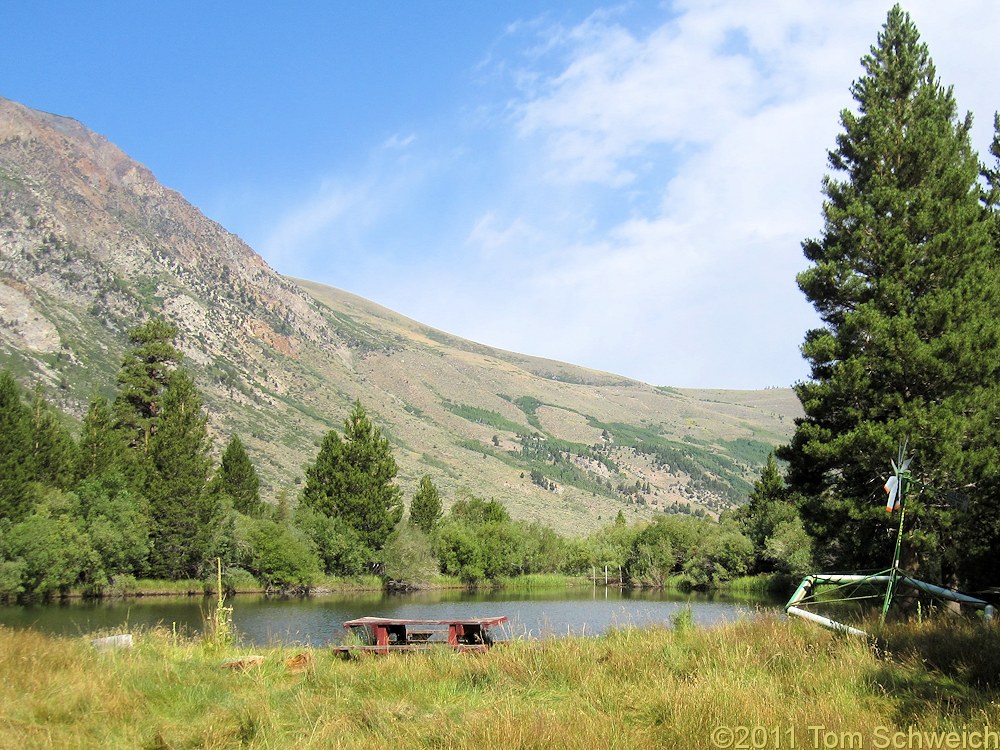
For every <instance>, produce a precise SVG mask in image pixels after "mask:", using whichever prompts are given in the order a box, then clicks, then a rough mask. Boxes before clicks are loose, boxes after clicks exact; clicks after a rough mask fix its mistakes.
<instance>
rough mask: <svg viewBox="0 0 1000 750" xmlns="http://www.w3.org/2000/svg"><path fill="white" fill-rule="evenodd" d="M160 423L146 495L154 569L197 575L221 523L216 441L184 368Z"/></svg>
mask: <svg viewBox="0 0 1000 750" xmlns="http://www.w3.org/2000/svg"><path fill="white" fill-rule="evenodd" d="M161 405H162V409H159V410H158V426H157V429H156V431H155V432H154V433H153V435H152V436H151V438H150V443H149V461H150V471H149V474H148V476H147V485H146V493H145V494H146V496H147V497H148V499H149V506H150V516H151V519H150V520H151V529H150V531H151V533H150V541H151V547H152V549H151V551H150V565H149V567H150V573H151V575H152V576H153V577H154V578H173V579H176V578H186V577H192V576H197V575H198V573H199V571H200V567H201V565H202V563H203V562H204V561H205V560H206V559H207V558H208V557H209V555H210V554H211V550H210V549H209V547H210V540H211V539H212V538H214V536H215V534H216V532H217V527H218V525H219V523H220V522H221V509H220V508H219V507H218V498H217V496H216V495H214V493H208V492H206V491H205V490H206V485H207V484H208V473H209V469H210V466H211V461H210V459H209V455H208V452H209V448H210V442H209V437H208V430H207V428H206V421H207V420H206V417H205V415H204V413H203V412H202V408H201V397H200V396H199V395H198V391H197V389H196V388H195V386H194V383H193V382H192V380H191V378H190V376H188V374H187V373H186V372H184V371H183V370H175V371H173V372H172V373H171V375H170V378H169V381H168V383H167V388H166V389H165V390H164V392H163V398H162V404H161Z"/></svg>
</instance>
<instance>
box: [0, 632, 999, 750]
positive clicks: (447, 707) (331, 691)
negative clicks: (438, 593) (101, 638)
mask: <svg viewBox="0 0 1000 750" xmlns="http://www.w3.org/2000/svg"><path fill="white" fill-rule="evenodd" d="M956 643H960V644H961V649H959V650H958V651H957V650H956V649H955V644H956ZM997 645H998V644H997V632H996V630H995V629H994V628H989V627H983V626H975V627H974V626H951V625H940V624H933V625H926V624H925V625H919V626H911V627H907V628H897V629H895V630H894V631H892V632H887V633H886V634H885V641H884V642H883V648H882V649H872V648H869V646H868V645H867V644H865V643H864V642H862V641H859V640H857V639H849V638H845V637H841V636H837V635H834V634H831V633H827V632H825V631H822V630H819V629H816V628H814V627H812V626H810V625H809V624H807V623H799V622H788V621H786V620H784V619H780V618H772V619H767V618H765V619H758V620H754V621H752V622H751V621H745V622H737V623H734V624H732V625H728V626H724V627H721V628H714V629H711V630H701V629H698V628H693V627H678V628H676V629H674V630H669V629H652V630H635V629H622V630H617V631H612V632H609V633H607V634H606V635H604V636H602V637H599V638H565V639H553V640H546V641H541V642H531V641H516V642H513V643H510V644H504V645H502V646H499V647H497V648H494V649H493V650H492V651H491V652H490V653H488V654H485V655H481V656H474V655H458V654H453V653H451V652H449V651H440V652H432V653H420V654H412V655H400V656H395V655H394V656H391V657H375V656H363V657H361V658H358V659H354V660H351V661H342V660H340V659H338V658H337V657H335V656H334V655H333V654H332V653H331V652H330V651H328V650H324V649H316V650H313V651H311V652H308V654H307V656H305V657H301V656H299V654H300V653H302V652H301V650H293V649H267V650H264V651H258V652H256V653H259V654H262V655H263V656H264V659H263V662H262V663H261V664H260V665H259V666H251V667H249V668H247V669H246V670H245V671H233V670H227V669H223V668H222V666H221V665H222V663H223V661H225V660H226V659H232V658H236V657H239V656H241V655H244V656H245V655H246V653H245V652H242V651H240V650H239V649H233V650H232V651H231V652H230V653H228V654H226V655H224V656H220V655H219V654H217V653H212V652H211V651H209V650H207V649H205V648H204V647H203V645H202V644H201V643H199V642H196V641H189V640H180V641H178V640H175V639H174V637H173V636H172V634H170V633H168V632H165V631H154V632H149V633H142V634H139V635H138V637H137V646H136V648H135V649H133V650H131V651H119V652H97V651H95V650H93V649H92V648H91V647H90V645H89V643H88V642H87V641H86V640H85V639H60V638H50V637H44V636H41V635H38V634H35V633H32V632H27V631H12V630H9V629H0V676H2V677H0V680H2V682H0V706H2V710H0V748H15V747H16V748H19V750H21V749H25V748H35V747H39V748H41V747H52V748H74V747H80V748H92V747H94V748H96V747H101V748H119V747H120V748H135V747H149V748H154V747H159V748H194V747H203V748H235V747H247V748H284V747H289V748H290V747H296V748H330V747H335V748H345V749H346V748H358V749H359V750H360V749H361V748H365V750H368V749H369V748H398V747H408V748H464V747H505V748H560V749H561V748H581V749H583V748H616V749H617V748H651V747H686V748H710V747H715V746H716V744H713V739H712V732H713V730H715V729H716V728H717V727H720V726H729V727H739V726H746V727H754V726H756V727H762V728H765V729H767V730H768V731H769V732H776V733H777V734H775V735H769V737H770V739H773V738H774V737H777V738H778V739H779V740H781V741H782V742H783V743H784V746H786V747H787V746H788V738H789V736H790V735H789V734H788V733H791V734H794V736H795V739H796V745H797V746H798V747H811V746H812V744H811V743H812V742H813V739H814V738H813V737H811V736H810V735H809V734H808V733H807V729H806V728H807V727H808V726H820V727H824V729H825V731H829V732H834V733H843V732H861V733H863V735H862V736H863V737H864V738H866V740H870V738H871V732H872V731H873V728H876V727H886V728H888V729H893V730H896V729H898V730H901V731H908V730H909V729H910V728H911V727H916V728H918V729H921V730H926V731H931V730H935V729H938V728H952V729H957V730H959V731H961V730H962V729H964V728H976V727H978V728H982V726H984V725H991V726H1000V709H998V705H997V698H998V692H997V690H996V684H995V683H994V682H990V681H988V680H987V681H984V680H983V679H982V676H983V674H985V673H986V672H987V671H988V670H980V671H979V672H977V671H976V670H975V668H974V667H973V664H974V662H975V661H976V660H975V659H974V658H970V656H971V655H975V654H977V653H982V652H983V650H984V649H992V650H993V651H992V653H1000V649H998V648H997ZM959 651H960V652H961V654H964V656H961V655H960V653H959ZM887 654H888V655H887ZM296 657H298V658H296ZM288 662H291V663H293V664H296V668H295V669H292V668H290V667H289V666H288ZM303 663H304V667H303ZM994 679H995V678H994ZM767 746H771V745H770V744H769V745H767ZM865 746H866V747H867V746H871V744H870V742H869V741H866V742H865Z"/></svg>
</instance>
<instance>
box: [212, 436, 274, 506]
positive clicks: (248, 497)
mask: <svg viewBox="0 0 1000 750" xmlns="http://www.w3.org/2000/svg"><path fill="white" fill-rule="evenodd" d="M216 478H217V482H218V485H219V489H220V490H221V491H222V492H224V493H225V494H226V495H228V496H229V498H230V499H231V500H232V503H233V508H234V509H235V510H237V511H238V512H240V513H242V514H244V515H246V516H253V517H255V518H259V517H260V516H262V515H263V513H264V510H265V505H264V502H263V501H262V500H261V499H260V479H259V478H258V476H257V470H256V469H255V468H254V465H253V463H252V462H251V461H250V456H248V455H247V451H246V448H245V447H244V446H243V441H242V440H240V437H239V435H233V437H232V438H231V439H230V441H229V445H227V446H226V451H225V453H223V454H222V463H221V464H220V465H219V471H218V473H217V475H216Z"/></svg>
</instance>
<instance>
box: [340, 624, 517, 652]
mask: <svg viewBox="0 0 1000 750" xmlns="http://www.w3.org/2000/svg"><path fill="white" fill-rule="evenodd" d="M505 622H507V618H506V617H503V616H501V617H467V618H455V619H451V620H401V619H397V618H389V617H361V618H358V619H357V620H348V621H347V622H345V623H344V628H345V629H346V630H348V631H349V632H350V633H352V634H353V635H354V636H355V641H356V642H355V643H353V644H351V643H349V644H345V645H341V646H337V647H336V650H337V651H338V652H340V653H342V654H345V655H349V654H350V653H351V652H354V651H367V652H373V653H379V654H387V653H392V652H396V651H403V652H405V651H422V650H425V649H428V648H432V647H434V646H435V645H445V644H446V645H448V646H450V647H451V648H453V649H454V650H456V651H486V650H487V649H488V648H489V647H490V646H492V645H493V637H492V636H491V635H490V628H492V627H495V626H497V625H502V624H503V623H505Z"/></svg>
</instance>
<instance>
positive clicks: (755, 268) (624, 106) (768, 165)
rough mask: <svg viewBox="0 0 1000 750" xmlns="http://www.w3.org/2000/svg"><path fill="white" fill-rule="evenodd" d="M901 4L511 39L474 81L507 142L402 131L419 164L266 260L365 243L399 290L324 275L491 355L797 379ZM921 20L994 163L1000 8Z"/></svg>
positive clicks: (679, 377)
mask: <svg viewBox="0 0 1000 750" xmlns="http://www.w3.org/2000/svg"><path fill="white" fill-rule="evenodd" d="M890 5H891V3H890V2H884V3H873V2H869V1H868V0H853V1H846V2H841V1H834V0H816V1H815V2H809V3H802V2H799V1H798V0H780V1H775V0H715V1H714V2H706V1H704V0H686V1H685V2H674V3H673V4H672V5H671V6H670V8H669V10H667V11H664V13H663V15H662V17H661V18H660V19H659V21H658V22H656V23H653V24H651V25H650V24H649V17H648V15H646V16H644V17H643V18H644V20H643V24H646V25H643V24H640V23H638V22H636V20H635V18H634V17H633V15H632V11H631V10H630V7H629V6H622V7H618V8H616V9H613V10H610V11H602V12H599V13H595V14H593V15H592V16H590V17H589V18H587V19H585V20H584V21H582V22H581V23H579V24H577V25H576V26H570V27H551V26H547V25H546V23H545V21H544V20H535V21H527V22H522V23H518V24H514V25H512V26H511V27H510V28H508V29H507V31H506V33H505V35H504V53H503V54H501V51H500V49H499V48H497V49H492V50H490V51H489V52H488V56H487V58H486V61H485V62H483V63H482V65H481V69H480V70H479V71H477V73H478V74H479V76H480V78H481V79H482V82H483V86H484V87H495V86H497V81H498V80H505V81H507V82H508V84H509V86H510V88H508V89H506V90H504V91H497V90H496V89H495V88H489V89H488V90H486V91H485V94H486V95H488V96H492V97H493V99H492V100H491V101H489V102H487V103H486V104H482V103H479V104H477V105H474V106H466V107H464V110H465V111H466V112H469V111H479V112H498V111H502V112H506V113H508V118H507V119H506V120H503V121H500V122H497V121H493V122H492V123H490V122H488V121H486V120H484V119H483V118H478V119H476V120H475V122H473V123H471V127H473V128H479V129H480V131H489V134H490V139H486V138H484V139H483V140H479V139H480V138H481V137H483V132H469V130H467V129H466V130H463V129H462V127H459V126H457V125H454V123H453V124H452V129H450V130H449V129H447V128H444V129H442V130H441V131H440V132H438V133H437V135H436V137H435V138H431V139H428V138H425V137H424V134H423V132H422V133H421V139H420V140H419V142H417V141H416V138H415V137H414V136H413V135H408V136H403V135H394V136H392V137H391V138H389V139H388V140H387V141H385V142H384V143H383V144H382V145H383V147H384V148H383V149H382V150H383V151H394V150H405V151H406V154H407V157H408V159H407V160H406V161H405V162H404V161H403V160H402V159H400V161H398V162H393V163H392V164H391V168H389V167H386V166H384V165H383V166H382V167H380V168H378V169H372V170H369V171H368V172H366V175H367V176H366V177H364V178H362V179H356V180H349V181H338V182H335V183H330V184H328V185H326V186H325V187H324V188H322V189H320V190H318V191H316V193H315V194H314V195H313V197H312V198H311V199H309V200H307V201H305V202H304V203H303V205H302V206H301V207H299V208H297V209H296V210H294V211H291V212H289V213H288V214H287V216H286V217H285V219H284V220H283V221H282V222H281V224H280V226H279V227H277V228H276V230H275V231H274V233H273V235H272V239H271V240H270V241H269V242H268V245H269V246H270V247H272V248H274V251H275V252H281V251H282V248H295V247H306V246H309V245H310V243H313V244H315V243H316V242H317V238H321V237H322V238H326V240H325V241H326V242H327V243H328V244H329V243H330V242H337V243H347V244H348V245H349V246H352V247H354V246H356V247H357V248H358V250H359V252H364V253H366V254H368V255H371V256H372V257H376V258H381V259H382V266H381V267H380V271H381V272H382V273H381V275H380V276H379V277H378V278H377V279H374V278H370V279H367V280H362V283H360V284H355V285H353V286H352V285H350V284H347V283H345V281H344V279H343V276H339V275H337V274H335V273H333V272H331V273H328V274H326V279H327V280H328V281H330V282H331V283H336V284H341V285H344V286H348V288H351V289H352V291H356V292H358V293H362V294H366V295H368V296H372V297H373V298H374V299H376V300H377V301H379V302H381V303H382V304H386V305H388V306H390V307H394V308H396V309H398V310H400V311H401V312H404V313H406V314H407V315H410V316H412V317H415V318H417V319H419V320H422V321H424V322H426V323H428V324H431V325H434V326H436V327H439V328H444V329H445V330H449V331H451V332H453V333H456V334H458V335H463V336H466V337H469V338H472V339H474V340H477V341H481V342H484V343H489V344H493V345H497V346H502V347H505V348H508V349H513V350H516V351H523V352H526V353H533V354H539V355H542V356H548V357H553V358H558V359H565V360H568V361H571V362H576V363H579V364H585V365H589V366H593V367H599V368H602V369H606V370H611V371H615V372H621V373H623V374H626V375H631V376H633V377H638V378H641V379H644V380H647V381H649V382H653V383H659V384H666V385H681V386H725V387H762V386H766V385H787V384H789V383H791V382H792V381H794V380H796V379H799V378H801V377H804V376H805V374H806V366H805V364H804V362H803V361H802V359H801V357H800V355H799V353H798V345H799V343H800V342H801V340H802V337H803V334H804V333H805V331H806V329H807V328H809V327H810V326H812V325H814V324H815V318H814V316H813V314H812V311H811V310H810V308H809V306H808V304H807V303H806V301H805V300H804V298H803V297H802V295H801V294H800V293H799V291H798V289H797V288H796V286H795V274H796V272H798V271H799V270H801V269H802V268H804V267H805V261H804V259H803V258H802V254H801V250H800V243H801V241H802V240H803V239H804V238H806V237H809V236H815V235H817V234H818V233H819V232H820V231H821V229H822V224H821V217H820V207H821V202H822V196H821V194H820V182H821V178H822V176H823V174H824V173H825V172H826V171H827V166H826V153H827V149H829V148H831V147H832V146H833V145H834V141H835V137H836V135H837V133H838V132H839V130H840V126H839V119H838V118H839V112H840V110H841V109H842V108H844V107H850V106H852V104H853V102H852V99H851V97H850V91H849V89H850V85H851V83H852V82H853V81H854V80H855V79H856V78H857V77H858V76H859V75H860V74H861V72H862V70H861V66H860V63H859V60H860V58H861V57H862V55H864V54H866V53H867V51H868V49H869V47H870V46H871V45H872V44H873V43H874V42H875V39H876V35H877V34H878V32H879V29H880V28H881V24H882V23H883V22H884V20H885V15H886V12H887V10H888V8H889V7H890ZM908 5H909V6H910V7H909V10H910V12H911V13H912V14H913V18H914V21H915V22H916V24H917V26H918V28H920V30H921V32H922V34H923V37H924V39H925V41H927V43H928V44H929V46H930V49H931V54H932V56H933V57H934V59H935V61H936V62H937V64H938V70H939V72H940V73H941V75H942V78H943V79H944V81H945V83H954V84H955V87H956V96H957V98H958V101H959V105H960V107H961V108H962V109H963V111H964V109H973V110H974V111H975V112H976V113H977V115H978V126H977V131H976V139H977V140H976V143H975V145H976V146H977V148H979V149H980V151H981V152H982V153H985V146H986V144H987V143H988V139H989V135H990V129H991V126H992V111H993V109H994V108H996V107H998V106H1000V101H993V99H994V96H995V95H994V93H993V87H992V86H991V85H990V80H991V77H990V76H989V75H988V74H982V71H991V70H993V69H995V68H996V67H997V63H998V62H1000V60H998V57H1000V54H998V53H997V52H996V51H995V48H994V44H993V40H992V38H991V36H992V34H991V30H995V29H996V28H1000V4H994V3H990V2H987V0H966V1H965V2H957V3H950V4H944V3H939V2H930V1H929V0H917V1H916V2H910V3H909V4H908ZM515 44H519V45H520V47H519V50H518V53H514V52H511V51H510V48H511V47H512V46H514V45H515ZM517 54H519V55H520V56H519V57H518V56H517ZM490 67H492V70H493V71H494V74H492V75H491V74H490V70H488V68H490ZM442 119H447V118H442ZM484 123H485V124H484ZM463 127H465V128H468V127H470V123H469V121H468V120H465V121H463ZM505 128H506V130H505ZM401 132H402V133H405V132H407V130H406V129H405V128H404V129H402V130H401ZM431 142H434V143H443V144H446V145H447V148H446V149H445V148H444V147H442V151H447V153H448V155H447V156H446V157H443V158H441V159H438V160H435V159H434V158H433V156H432V152H433V147H432V146H430V145H429V143H431ZM418 148H419V150H418ZM428 194H430V197H428ZM401 203H402V204H405V205H407V206H409V207H410V209H413V207H419V209H420V210H419V211H418V210H406V209H400V208H399V205H400V204H401ZM417 213H422V214H424V225H418V224H414V223H407V222H406V221H402V220H396V219H397V218H398V217H399V216H400V215H407V216H409V214H417ZM413 221H416V219H413ZM390 229H391V230H392V231H393V232H395V234H394V235H391V236H390V235H389V234H387V233H388V232H389V230H390ZM387 243H388V244H387ZM388 245H394V246H395V247H394V248H393V249H390V248H389V247H388ZM399 247H405V253H403V254H390V253H395V252H396V250H395V248H399ZM366 267H367V266H362V268H366ZM314 275H315V274H314ZM355 278H357V274H355ZM428 289H433V290H434V293H433V294H428V293H427V290H428Z"/></svg>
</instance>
